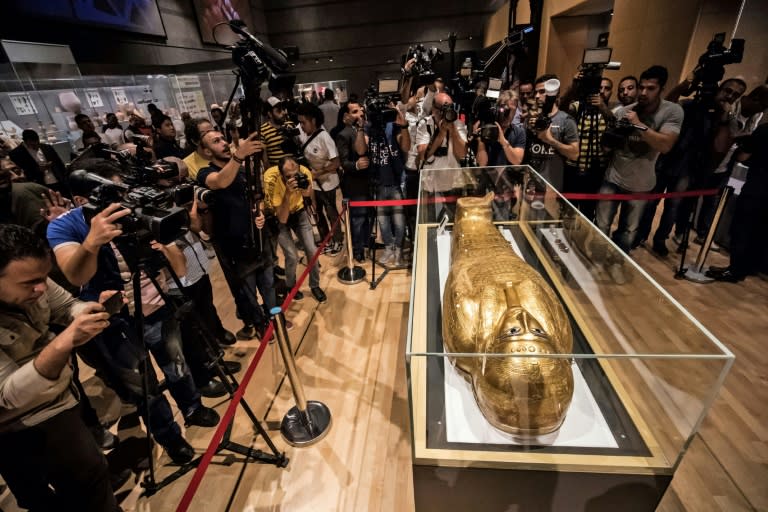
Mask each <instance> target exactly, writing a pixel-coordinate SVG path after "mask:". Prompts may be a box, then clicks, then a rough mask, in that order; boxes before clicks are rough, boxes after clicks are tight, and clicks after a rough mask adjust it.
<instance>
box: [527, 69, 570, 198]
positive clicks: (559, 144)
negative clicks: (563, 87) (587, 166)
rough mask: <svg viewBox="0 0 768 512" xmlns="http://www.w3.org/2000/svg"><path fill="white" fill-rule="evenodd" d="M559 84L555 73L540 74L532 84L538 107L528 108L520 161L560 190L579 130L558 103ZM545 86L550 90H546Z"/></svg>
mask: <svg viewBox="0 0 768 512" xmlns="http://www.w3.org/2000/svg"><path fill="white" fill-rule="evenodd" d="M559 84H560V82H559V81H558V80H557V77H556V76H555V75H542V76H540V77H539V78H537V79H536V81H535V82H534V84H533V85H534V99H535V101H536V106H537V108H538V110H537V111H529V112H528V118H527V122H528V127H527V128H528V134H527V137H526V139H527V140H526V142H527V145H528V147H527V148H526V151H525V158H524V160H523V163H525V164H528V165H530V166H531V167H533V168H534V169H535V170H536V172H538V173H539V174H541V176H542V177H543V178H544V179H546V180H547V181H549V183H550V184H552V186H553V187H555V188H556V189H557V190H563V180H564V177H563V170H564V168H565V162H566V161H567V160H570V161H575V160H576V159H577V158H578V157H579V132H578V130H577V128H576V122H575V121H574V120H573V118H571V117H570V116H569V115H568V114H566V113H565V112H563V111H561V110H560V109H559V108H558V106H557V101H558V96H559V94H560V90H559V87H560V85H559ZM546 86H549V87H550V88H551V89H552V90H549V91H547V88H546Z"/></svg>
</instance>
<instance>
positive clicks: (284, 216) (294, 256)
mask: <svg viewBox="0 0 768 512" xmlns="http://www.w3.org/2000/svg"><path fill="white" fill-rule="evenodd" d="M313 195H314V190H313V189H312V173H311V172H310V171H309V169H307V168H306V167H304V166H303V165H299V163H298V162H297V161H296V159H295V158H294V157H292V156H284V157H282V158H281V159H280V161H279V162H278V164H277V165H276V166H274V167H270V168H269V169H267V170H266V171H265V172H264V207H265V208H266V209H267V210H268V211H270V212H272V213H274V215H275V216H276V217H277V220H278V222H279V223H280V225H279V228H278V229H279V235H278V243H279V244H280V247H282V249H283V254H285V285H286V286H287V287H288V289H292V288H293V287H294V285H295V284H296V264H297V263H298V260H299V257H298V249H297V248H296V243H295V242H294V241H293V235H296V237H298V239H299V240H300V242H301V246H302V248H303V249H304V254H305V255H306V257H307V261H309V260H310V259H311V258H312V256H313V255H314V254H315V251H317V246H316V245H315V235H314V233H313V232H312V223H311V221H310V217H309V216H310V213H309V207H311V205H312V196H313ZM292 233H293V234H292ZM309 288H310V290H311V291H312V295H313V296H314V297H315V299H316V300H317V301H318V302H321V303H322V302H325V301H326V300H328V299H327V297H326V295H325V292H324V291H323V289H322V288H320V267H319V266H318V265H315V266H313V267H312V269H311V270H310V271H309ZM303 298H304V294H303V293H302V292H301V291H300V290H299V291H297V292H296V295H295V296H294V299H295V300H301V299H303Z"/></svg>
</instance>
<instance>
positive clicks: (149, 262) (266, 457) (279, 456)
mask: <svg viewBox="0 0 768 512" xmlns="http://www.w3.org/2000/svg"><path fill="white" fill-rule="evenodd" d="M130 236H131V237H135V238H134V239H133V240H131V241H130V242H129V243H131V244H132V247H131V246H127V247H128V250H124V249H126V245H125V243H119V244H118V248H119V249H120V250H121V253H122V254H123V256H124V257H125V260H126V263H127V264H128V267H129V269H130V270H131V272H132V282H133V289H134V307H135V311H134V328H135V330H136V337H137V342H138V343H139V345H140V346H141V347H144V346H145V343H144V315H143V314H142V309H141V307H142V304H141V293H140V290H141V273H142V272H144V274H145V275H146V276H147V277H148V278H149V280H150V281H151V282H152V286H154V287H155V289H156V290H157V292H158V293H159V295H160V297H161V298H162V299H163V301H164V302H165V304H166V305H167V307H169V308H170V310H171V312H172V313H173V317H174V320H173V321H178V320H180V319H181V316H182V315H185V314H186V313H189V312H190V311H192V310H194V302H193V301H192V300H191V299H190V298H189V296H188V294H187V293H186V292H185V291H184V287H183V285H182V283H181V280H180V279H179V277H178V276H177V275H176V273H175V272H174V271H173V269H172V268H171V267H170V265H169V264H168V262H167V261H166V260H165V259H164V258H162V259H161V258H160V255H159V254H150V253H148V252H147V250H146V248H143V247H140V248H137V245H138V244H139V243H141V242H140V241H139V240H138V238H139V235H136V234H132V235H130ZM124 242H125V241H124ZM131 249H133V250H131ZM142 250H144V251H145V253H144V254H138V251H142ZM162 269H165V270H166V271H167V272H168V274H169V275H170V276H171V278H172V279H173V281H174V283H175V284H176V286H177V287H178V289H179V290H180V292H181V294H182V299H181V300H182V301H183V303H182V304H181V305H178V304H177V302H176V300H178V299H174V298H173V297H171V296H169V295H168V293H167V292H165V291H163V289H162V287H161V286H160V283H159V282H158V281H157V275H158V273H159V272H160V271H161V270H162ZM185 320H186V321H188V320H191V321H193V322H194V323H195V328H196V329H198V331H199V332H200V334H201V338H202V339H203V341H204V348H205V351H206V354H207V355H208V359H209V360H208V363H207V364H206V366H207V367H208V368H209V369H210V370H213V371H215V372H216V374H217V375H218V376H219V377H220V379H221V382H222V383H223V384H224V387H225V389H226V390H227V393H229V396H230V398H232V396H233V395H234V393H235V390H236V389H237V387H238V386H239V383H238V381H237V379H236V377H235V376H234V375H232V373H231V372H230V371H229V370H228V369H227V368H226V367H225V366H224V365H222V363H221V360H222V357H223V355H224V352H223V351H222V349H221V348H220V347H219V346H218V342H217V341H216V338H215V336H214V335H213V334H212V333H211V331H210V330H209V329H208V326H207V325H205V324H204V323H203V322H202V321H200V319H199V318H198V316H197V315H188V316H186V317H185ZM140 371H141V373H142V393H143V395H144V406H145V411H144V412H145V421H146V423H147V435H146V443H147V453H148V458H149V471H148V473H147V474H146V475H145V477H144V481H143V482H142V484H141V485H142V487H144V493H143V494H144V495H145V496H152V495H153V494H155V493H156V492H157V491H159V490H160V489H162V488H163V487H165V486H167V485H168V484H170V483H172V482H174V481H175V480H177V479H179V478H180V477H182V476H183V475H184V474H186V473H187V472H188V471H190V470H191V469H193V468H195V467H196V466H197V465H198V464H199V463H200V460H201V459H202V456H200V457H197V458H196V459H194V460H193V461H191V462H189V463H187V464H185V465H183V466H181V467H180V468H179V469H177V470H176V471H175V472H173V473H171V474H170V475H168V476H167V477H165V478H164V479H163V480H161V481H159V482H158V481H157V479H156V471H155V464H154V458H153V456H152V452H153V447H154V441H153V439H152V436H151V433H150V432H149V428H148V426H149V424H150V407H149V386H150V382H149V372H150V371H152V368H151V367H150V362H149V353H148V352H147V353H146V354H145V356H144V358H143V360H142V364H141V366H140ZM240 405H241V406H242V407H243V410H245V412H246V414H247V415H248V417H249V418H250V420H251V423H252V424H253V428H254V430H255V431H256V432H257V433H258V434H259V436H260V437H261V438H262V439H264V441H265V442H266V444H267V446H268V448H269V451H270V452H271V453H265V452H263V451H261V450H258V449H254V448H251V447H248V446H245V445H242V444H239V443H235V442H233V441H232V440H231V432H232V423H233V421H234V418H233V419H230V420H229V424H228V425H227V429H226V432H225V434H224V437H223V439H222V441H221V442H220V443H219V446H218V447H217V448H216V453H217V454H218V453H219V452H221V451H223V450H228V451H231V452H234V453H237V454H240V455H243V456H245V459H244V460H245V462H251V461H258V462H260V463H264V464H274V465H275V466H277V467H286V466H287V465H288V458H287V457H286V456H285V453H283V452H280V451H278V449H277V447H276V446H275V445H274V443H273V442H272V440H271V439H270V438H269V436H268V435H267V432H266V430H265V429H264V427H263V426H262V425H261V422H260V421H259V420H258V418H257V417H256V415H255V414H254V412H253V410H252V409H251V407H250V406H249V405H248V403H247V402H246V401H245V398H243V399H241V401H240Z"/></svg>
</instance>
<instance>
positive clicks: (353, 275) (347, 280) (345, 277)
mask: <svg viewBox="0 0 768 512" xmlns="http://www.w3.org/2000/svg"><path fill="white" fill-rule="evenodd" d="M336 276H337V277H338V278H339V281H341V282H342V283H344V284H356V283H359V282H360V281H362V280H364V279H365V269H363V268H361V267H358V266H354V267H352V269H351V270H350V269H349V268H348V267H342V268H341V269H339V273H338V274H336Z"/></svg>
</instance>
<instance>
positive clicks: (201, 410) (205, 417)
mask: <svg viewBox="0 0 768 512" xmlns="http://www.w3.org/2000/svg"><path fill="white" fill-rule="evenodd" d="M220 419H221V418H220V417H219V413H217V412H216V411H214V410H213V409H211V408H210V407H206V406H204V405H201V406H200V407H198V408H197V409H195V410H194V411H193V412H192V414H190V415H189V416H187V417H186V418H184V425H186V426H187V427H189V426H192V425H196V426H198V427H215V426H216V425H218V424H219V420H220Z"/></svg>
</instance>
